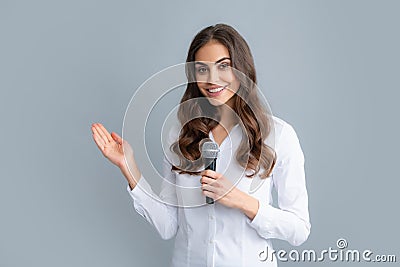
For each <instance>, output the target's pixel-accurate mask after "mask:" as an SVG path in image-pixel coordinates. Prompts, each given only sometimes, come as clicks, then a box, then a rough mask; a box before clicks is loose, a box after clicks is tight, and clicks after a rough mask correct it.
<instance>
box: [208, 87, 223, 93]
mask: <svg viewBox="0 0 400 267" xmlns="http://www.w3.org/2000/svg"><path fill="white" fill-rule="evenodd" d="M222 89H224V87H219V88H215V89H208V91H209V92H211V93H217V92H219V91H221V90H222Z"/></svg>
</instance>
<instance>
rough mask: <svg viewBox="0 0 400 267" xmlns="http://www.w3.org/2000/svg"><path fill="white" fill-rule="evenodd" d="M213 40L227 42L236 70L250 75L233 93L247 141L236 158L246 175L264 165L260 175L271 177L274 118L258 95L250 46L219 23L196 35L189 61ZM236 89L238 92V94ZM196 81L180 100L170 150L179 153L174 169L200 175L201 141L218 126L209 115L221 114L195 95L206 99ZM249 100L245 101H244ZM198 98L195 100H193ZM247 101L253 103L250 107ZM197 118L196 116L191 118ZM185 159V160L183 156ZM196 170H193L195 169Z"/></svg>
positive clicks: (238, 35)
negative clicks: (175, 134)
mask: <svg viewBox="0 0 400 267" xmlns="http://www.w3.org/2000/svg"><path fill="white" fill-rule="evenodd" d="M210 41H217V42H219V43H221V44H222V45H224V46H225V47H226V48H227V49H228V51H229V54H230V57H231V62H232V67H233V69H236V70H238V71H239V72H241V73H242V74H243V75H245V76H246V77H247V80H250V81H251V82H250V83H249V82H246V81H245V80H244V79H240V77H238V78H239V80H240V81H241V83H240V86H239V89H238V92H239V90H241V91H240V97H238V96H237V94H235V96H233V97H234V98H235V99H234V104H233V107H232V109H233V111H234V112H235V113H236V114H237V115H238V118H239V119H240V121H241V123H240V127H242V131H244V133H245V136H247V137H248V140H244V139H246V138H243V139H242V141H241V143H240V145H239V147H238V149H237V152H236V160H237V162H238V163H239V164H240V166H242V167H243V168H245V169H246V170H252V171H253V172H252V173H251V174H250V175H246V176H247V177H253V176H254V175H256V174H257V173H258V172H259V171H260V167H262V168H263V169H264V170H265V171H264V173H262V174H260V175H259V176H260V178H266V177H269V176H270V175H271V173H272V170H273V168H274V166H275V162H276V153H275V151H274V149H273V148H271V147H269V146H268V145H267V144H265V142H264V138H266V137H267V136H268V135H269V134H270V132H271V130H273V127H272V126H271V125H272V119H271V118H269V117H268V115H267V114H268V113H267V110H266V109H265V107H264V106H263V105H262V104H261V103H260V99H259V97H258V94H257V87H256V86H255V85H256V83H257V79H256V70H255V67H254V60H253V56H252V54H251V51H250V48H249V46H248V45H247V43H246V41H245V40H244V38H243V37H242V36H241V35H240V34H239V33H238V32H237V31H236V30H235V29H234V28H233V27H231V26H229V25H226V24H216V25H214V26H209V27H206V28H204V29H203V30H201V31H200V32H199V33H197V35H196V36H195V37H194V38H193V40H192V42H191V44H190V47H189V51H188V54H187V58H186V62H187V63H189V62H194V61H195V54H196V52H197V51H198V50H199V49H200V48H201V47H202V46H204V45H205V44H206V43H208V42H210ZM186 72H187V75H188V79H191V77H189V76H191V73H192V72H191V70H190V69H189V70H188V69H186ZM238 92H237V93H238ZM203 97H204V96H203V95H202V94H201V92H200V90H199V88H198V86H197V83H196V82H189V83H188V84H187V87H186V90H185V93H184V95H183V97H182V99H181V102H180V103H181V105H180V107H179V110H178V119H179V121H180V123H181V125H182V129H181V131H180V134H179V139H178V140H177V141H176V142H174V143H173V144H172V145H171V147H170V150H171V151H172V152H174V153H176V154H177V155H180V157H179V158H180V164H179V166H175V165H173V166H172V170H175V171H178V172H179V173H188V174H191V175H198V174H199V171H195V170H198V169H199V167H201V165H200V162H201V161H199V160H198V159H200V157H201V151H200V143H201V142H202V141H203V140H204V139H207V138H209V132H210V131H211V130H212V129H213V128H214V127H216V126H217V125H218V118H219V117H218V115H215V114H214V115H213V116H212V117H214V118H217V119H213V118H210V114H213V113H218V109H217V108H216V107H215V106H213V105H211V104H210V103H208V101H196V98H199V99H200V98H203ZM244 99H245V100H246V101H245V100H244ZM188 100H192V102H191V103H193V102H194V104H190V106H188V105H182V103H184V102H185V101H188ZM193 100H195V101H193ZM248 103H251V107H250V106H249V104H248ZM191 118H194V119H191ZM182 156H183V157H185V158H186V159H183V157H182ZM192 170H193V171H192Z"/></svg>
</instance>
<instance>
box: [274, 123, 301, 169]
mask: <svg viewBox="0 0 400 267" xmlns="http://www.w3.org/2000/svg"><path fill="white" fill-rule="evenodd" d="M272 121H273V132H274V134H273V135H274V136H273V139H274V142H273V144H274V147H273V149H274V150H275V151H276V154H277V163H278V164H279V163H283V161H285V160H288V159H289V158H293V157H297V158H301V159H303V157H304V156H303V152H302V149H301V146H300V140H299V138H298V135H297V133H296V131H295V129H294V128H293V126H292V125H291V124H290V123H288V122H287V121H285V120H283V119H281V118H279V117H276V116H272Z"/></svg>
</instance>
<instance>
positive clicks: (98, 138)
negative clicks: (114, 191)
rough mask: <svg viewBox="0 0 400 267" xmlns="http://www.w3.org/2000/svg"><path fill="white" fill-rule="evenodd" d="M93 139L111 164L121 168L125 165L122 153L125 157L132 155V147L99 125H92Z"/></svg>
mask: <svg viewBox="0 0 400 267" xmlns="http://www.w3.org/2000/svg"><path fill="white" fill-rule="evenodd" d="M92 133H93V139H94V141H95V142H96V145H97V147H98V148H99V149H100V151H101V152H102V153H103V155H104V156H105V157H106V158H107V159H108V160H110V161H111V162H112V163H113V164H115V165H117V166H118V167H121V166H123V165H125V157H124V153H125V155H127V156H131V155H133V150H132V147H131V146H130V145H129V144H128V142H127V141H125V140H122V138H121V137H120V136H119V135H118V134H116V133H115V132H112V133H111V134H110V133H109V132H108V131H107V129H106V128H104V126H103V125H102V124H101V123H93V124H92Z"/></svg>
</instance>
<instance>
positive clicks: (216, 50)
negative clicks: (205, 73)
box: [194, 41, 230, 62]
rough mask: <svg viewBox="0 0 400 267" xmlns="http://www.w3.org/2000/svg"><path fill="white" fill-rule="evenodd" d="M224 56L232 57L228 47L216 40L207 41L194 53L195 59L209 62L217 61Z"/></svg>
mask: <svg viewBox="0 0 400 267" xmlns="http://www.w3.org/2000/svg"><path fill="white" fill-rule="evenodd" d="M224 57H230V55H229V51H228V48H226V47H225V46H224V45H223V44H221V43H219V42H216V41H210V42H208V43H206V44H205V45H203V46H202V47H201V48H200V49H199V50H197V52H196V54H195V55H194V58H195V61H209V62H216V61H217V60H219V59H221V58H224Z"/></svg>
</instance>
